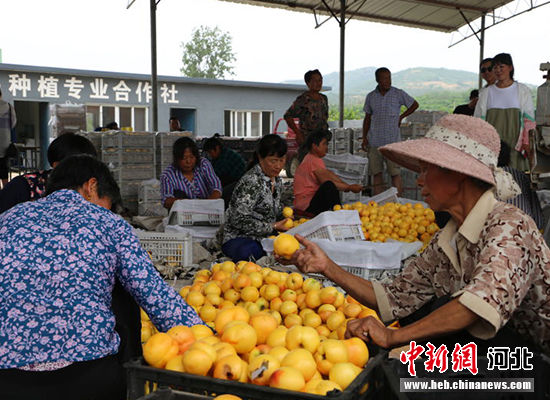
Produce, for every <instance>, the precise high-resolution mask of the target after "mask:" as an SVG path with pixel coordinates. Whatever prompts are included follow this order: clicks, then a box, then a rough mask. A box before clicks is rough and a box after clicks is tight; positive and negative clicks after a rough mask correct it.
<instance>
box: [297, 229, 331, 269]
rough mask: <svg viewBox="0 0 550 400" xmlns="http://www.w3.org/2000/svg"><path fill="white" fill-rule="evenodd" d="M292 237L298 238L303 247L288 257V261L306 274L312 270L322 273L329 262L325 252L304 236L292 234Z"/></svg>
mask: <svg viewBox="0 0 550 400" xmlns="http://www.w3.org/2000/svg"><path fill="white" fill-rule="evenodd" d="M294 237H295V238H296V239H298V242H300V244H301V245H302V246H303V248H300V249H299V250H297V251H296V252H295V253H294V255H293V256H292V258H291V259H290V263H291V264H293V265H295V266H296V267H298V269H299V270H300V271H302V272H303V273H306V274H307V273H312V272H313V273H320V274H324V271H325V270H326V268H327V266H328V265H329V263H330V262H331V260H330V258H329V257H328V256H327V255H326V253H325V252H324V251H323V250H321V248H320V247H319V246H318V245H317V244H315V243H313V242H311V241H309V240H307V239H306V238H305V237H303V236H301V235H298V234H296V235H294Z"/></svg>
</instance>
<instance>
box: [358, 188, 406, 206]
mask: <svg viewBox="0 0 550 400" xmlns="http://www.w3.org/2000/svg"><path fill="white" fill-rule="evenodd" d="M369 201H374V202H376V203H377V204H379V205H382V204H386V203H397V202H399V198H398V197H397V188H394V187H391V188H389V189H388V190H386V191H384V192H382V193H379V194H377V195H375V196H372V197H366V198H364V199H363V200H362V203H368V202H369Z"/></svg>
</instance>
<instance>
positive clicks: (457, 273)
mask: <svg viewBox="0 0 550 400" xmlns="http://www.w3.org/2000/svg"><path fill="white" fill-rule="evenodd" d="M373 286H374V291H375V294H376V300H377V302H378V307H379V309H380V314H381V316H382V319H383V320H385V321H389V320H392V319H395V318H402V317H404V316H406V315H409V314H411V313H412V312H414V311H416V310H417V309H419V308H420V307H421V306H422V305H423V304H425V303H426V302H427V301H428V300H430V299H432V298H433V297H440V296H443V295H451V296H452V297H455V298H458V299H459V302H460V303H461V304H462V305H464V306H465V307H467V308H468V309H470V310H471V311H473V312H474V313H476V314H477V315H478V316H479V317H480V319H479V320H478V322H476V323H474V324H473V325H472V326H470V327H469V328H468V331H469V332H470V333H471V334H472V335H473V336H475V337H478V338H480V339H489V338H491V337H493V336H494V335H495V334H496V332H497V331H498V330H499V329H500V328H501V327H502V326H504V325H505V324H506V323H507V322H510V325H511V326H512V327H513V328H514V329H515V330H516V331H517V332H518V333H519V334H520V335H523V336H525V337H527V338H529V339H530V340H531V341H533V342H534V343H537V344H538V345H540V346H541V348H542V349H543V351H544V352H545V353H546V354H550V249H549V248H548V246H547V245H546V243H545V242H544V239H543V237H542V235H541V234H540V232H539V231H538V229H537V227H536V225H535V223H534V221H533V220H532V219H531V218H530V217H529V216H527V215H526V214H525V213H523V212H522V211H521V210H519V209H518V208H516V207H515V206H512V205H510V204H507V203H502V202H500V201H497V200H496V199H495V197H494V195H493V193H492V191H488V192H486V193H485V194H483V196H482V197H481V198H480V199H479V200H478V202H477V203H476V205H475V206H474V208H473V209H472V210H471V212H470V213H469V214H468V216H467V217H466V219H465V220H464V223H463V224H462V226H460V227H459V228H458V229H457V226H456V223H455V222H454V221H453V220H450V221H449V223H448V224H447V225H446V226H445V228H443V229H442V230H441V231H439V232H438V233H437V234H436V235H435V236H434V238H433V239H432V241H431V242H430V244H429V245H428V247H427V248H426V250H425V251H424V252H423V253H422V254H421V255H419V256H417V257H414V258H413V259H411V260H410V261H409V262H408V263H407V264H406V265H405V267H404V269H403V271H402V272H401V274H400V275H398V276H397V277H396V278H395V279H394V281H393V282H391V283H387V284H382V283H380V282H376V281H373Z"/></svg>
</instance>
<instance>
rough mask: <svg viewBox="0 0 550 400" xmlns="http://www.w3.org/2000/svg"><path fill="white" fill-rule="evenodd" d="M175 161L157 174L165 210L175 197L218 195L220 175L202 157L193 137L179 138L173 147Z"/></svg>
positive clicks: (220, 186)
mask: <svg viewBox="0 0 550 400" xmlns="http://www.w3.org/2000/svg"><path fill="white" fill-rule="evenodd" d="M172 154H173V156H174V162H173V164H172V165H170V166H169V167H168V168H166V169H165V170H164V172H163V173H162V175H161V177H160V190H161V197H162V204H163V205H164V207H166V208H167V209H168V210H169V209H170V208H171V207H172V204H174V202H175V201H176V200H177V199H219V198H220V197H221V196H222V185H221V182H220V179H219V178H218V176H217V175H216V173H215V172H214V168H212V164H210V161H208V160H207V159H205V158H201V156H200V154H199V148H198V147H197V144H196V143H195V141H194V140H193V139H191V138H188V137H182V138H179V139H178V140H176V141H175V142H174V146H173V148H172Z"/></svg>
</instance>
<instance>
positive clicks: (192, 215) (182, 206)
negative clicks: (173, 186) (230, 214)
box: [168, 199, 224, 226]
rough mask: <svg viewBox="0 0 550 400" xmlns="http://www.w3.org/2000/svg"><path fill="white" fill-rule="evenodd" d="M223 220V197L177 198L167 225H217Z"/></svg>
mask: <svg viewBox="0 0 550 400" xmlns="http://www.w3.org/2000/svg"><path fill="white" fill-rule="evenodd" d="M223 222H224V202H223V199H215V200H177V201H176V202H175V203H174V205H173V206H172V208H171V210H170V214H169V216H168V225H184V226H192V225H198V226H201V225H202V226H219V225H221V224H222V223H223Z"/></svg>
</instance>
